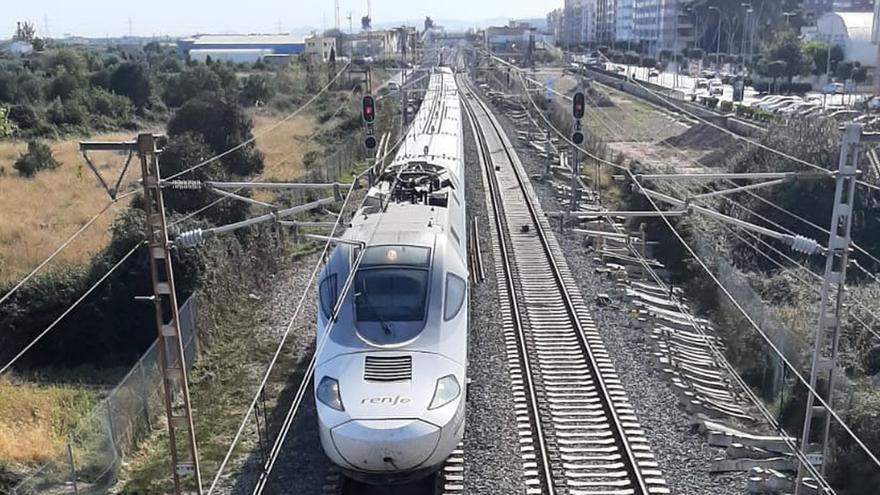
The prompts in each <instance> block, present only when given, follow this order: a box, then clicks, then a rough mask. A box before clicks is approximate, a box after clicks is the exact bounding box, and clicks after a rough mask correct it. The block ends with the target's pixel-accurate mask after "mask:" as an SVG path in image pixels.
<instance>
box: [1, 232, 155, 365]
mask: <svg viewBox="0 0 880 495" xmlns="http://www.w3.org/2000/svg"><path fill="white" fill-rule="evenodd" d="M143 244H144V241H139V242H138V243H137V244H135V246H134V247H133V248H131V250H130V251H129V252H128V253H126V254H125V255H124V256H123V257H122V258H120V259H119V261H117V262H116V264H114V265H113V266H112V267H111V268H110V270H108V271H107V272H106V273H104V275H102V276H101V278H99V279H98V280H97V281H96V282H95V283H94V284H92V285H91V287H89V288H88V289H86V291H85V292H83V294H82V295H80V297H79V298H78V299H77V300H76V301H74V302H73V304H71V305H70V306H68V307H67V309H66V310H64V312H63V313H61V315H60V316H58V317H57V318H55V320H54V321H52V323H50V324H49V326H48V327H46V328H45V329H43V331H41V332H40V333H39V334H38V335H37V336H36V337H34V338H33V339H32V340H31V342H30V343H29V344H28V345H26V346H25V347H24V348H23V349H22V350H21V351H19V352H18V354H16V355H15V356H14V357H13V358H12V359H10V360H9V361H8V362H7V363H6V364H5V365H3V367H2V368H0V375H2V374H3V373H5V372H6V371H7V370H8V369H9V368H11V367H12V365H14V364H15V363H16V362H17V361H18V360H19V359H21V357H22V356H24V355H25V353H27V351H29V350H30V349H31V348H32V347H33V346H35V345H37V342H39V341H40V340H42V339H43V337H45V336H46V335H47V334H48V333H49V332H51V331H52V329H53V328H55V327H56V326H57V325H58V324H59V323H60V322H61V320H63V319H64V317H66V316H67V315H68V314H70V312H71V311H73V310H74V309H76V308H77V306H79V305H80V303H82V302H83V301H84V300H85V299H86V298H87V297H88V296H89V294H91V293H92V292H94V291H95V289H97V288H98V286H100V285H101V284H102V283H103V282H104V280H107V277H109V276H110V275H111V274H112V273H113V272H115V271H116V270H117V269H118V268H119V267H120V266H122V264H123V263H125V261H126V260H127V259H128V258H130V257H131V255H133V254H134V253H135V251H137V249H138V248H139V247H140V246H141V245H143Z"/></svg>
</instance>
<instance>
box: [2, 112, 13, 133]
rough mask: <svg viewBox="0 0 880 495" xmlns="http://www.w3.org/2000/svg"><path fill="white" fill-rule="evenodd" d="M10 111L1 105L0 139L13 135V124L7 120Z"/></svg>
mask: <svg viewBox="0 0 880 495" xmlns="http://www.w3.org/2000/svg"><path fill="white" fill-rule="evenodd" d="M8 114H9V110H8V109H7V108H6V107H4V106H3V105H0V138H4V137H7V136H10V135H11V134H12V122H10V121H9V119H8V118H7V116H8Z"/></svg>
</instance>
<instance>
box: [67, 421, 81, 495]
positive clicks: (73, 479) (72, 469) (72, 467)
mask: <svg viewBox="0 0 880 495" xmlns="http://www.w3.org/2000/svg"><path fill="white" fill-rule="evenodd" d="M67 459H68V461H70V481H71V484H72V486H73V493H74V494H77V493H79V489H78V488H77V486H76V463H74V460H73V433H72V432H71V433H69V434H68V436H67Z"/></svg>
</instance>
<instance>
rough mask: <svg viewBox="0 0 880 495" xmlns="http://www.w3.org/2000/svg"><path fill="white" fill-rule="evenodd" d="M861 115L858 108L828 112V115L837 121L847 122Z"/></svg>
mask: <svg viewBox="0 0 880 495" xmlns="http://www.w3.org/2000/svg"><path fill="white" fill-rule="evenodd" d="M859 115H860V113H859V112H858V111H856V110H837V111H836V112H832V113H830V114H828V117H829V118H832V119H834V120H836V121H837V122H846V121H848V120H851V119H853V118H855V117H857V116H859Z"/></svg>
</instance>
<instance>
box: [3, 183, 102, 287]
mask: <svg viewBox="0 0 880 495" xmlns="http://www.w3.org/2000/svg"><path fill="white" fill-rule="evenodd" d="M116 201H117V200H113V201H110V202H109V203H107V204H106V205H105V206H104V207H103V208H101V211H99V212H98V213H96V214H95V215H94V216H93V217H92V218H90V219H89V220H88V221H86V223H84V224H83V225H82V227H80V228H79V230H77V231H76V232H74V233H73V235H71V236H70V237H69V238H67V240H66V241H64V242H63V243H61V245H60V246H58V247H57V248H56V249H55V251H54V252H53V253H52V254H50V255H49V257H48V258H46V259H45V260H43V261H42V262H41V263H40V264H39V265H37V267H36V268H34V269H33V270H31V271H30V272H29V273H28V274H27V275H25V276H24V278H22V279H21V280H19V281H18V283H17V284H15V285H14V286H13V287H12V288H11V289H9V291H7V292H6V294H3V297H0V304H2V303H3V301H6V300H7V299H9V298H10V297H12V295H13V294H15V293H16V292H17V291H18V290H19V289H20V288H21V287H22V286H23V285H24V284H25V283H27V281H28V280H30V279H31V278H33V277H34V275H36V274H37V272H39V271H40V270H42V269H43V267H45V266H46V265H48V264H49V263H51V262H52V260H54V259H55V258H56V257H57V256H58V255H59V254H61V252H62V251H64V249H65V248H67V246H69V245H70V244H71V243H72V242H73V241H75V240H76V239H77V238H78V237H79V236H80V235H82V233H83V232H85V231H86V230H88V228H89V227H91V226H92V224H94V223H95V222H96V221H97V220H98V218H100V217H101V216H102V215H103V214H104V213H105V212H106V211H107V210H109V209H110V207H111V206H113V205H114V204H115V203H116Z"/></svg>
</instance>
